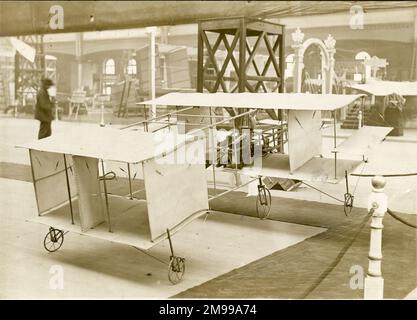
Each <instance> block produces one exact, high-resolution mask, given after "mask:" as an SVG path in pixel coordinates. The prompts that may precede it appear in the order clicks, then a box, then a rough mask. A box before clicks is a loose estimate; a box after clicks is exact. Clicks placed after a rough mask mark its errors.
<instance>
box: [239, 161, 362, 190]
mask: <svg viewBox="0 0 417 320" xmlns="http://www.w3.org/2000/svg"><path fill="white" fill-rule="evenodd" d="M360 164H361V161H356V160H337V171H336V179H335V174H334V159H326V158H320V157H315V158H312V159H310V160H309V161H307V162H306V163H305V164H304V165H302V166H301V167H300V168H298V169H297V170H295V171H294V172H293V173H290V161H289V157H288V155H285V154H271V155H268V156H267V157H266V158H263V159H262V166H261V167H246V168H243V169H242V170H241V172H242V173H243V174H245V175H248V176H257V175H261V176H264V177H274V178H286V179H297V180H303V181H311V182H329V183H338V182H339V181H340V180H341V179H343V178H344V176H345V171H347V172H348V173H350V172H352V171H353V170H354V169H355V168H356V167H357V166H359V165H360Z"/></svg>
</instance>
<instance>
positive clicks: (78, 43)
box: [75, 32, 83, 89]
mask: <svg viewBox="0 0 417 320" xmlns="http://www.w3.org/2000/svg"><path fill="white" fill-rule="evenodd" d="M82 56H83V33H81V32H80V33H77V34H76V35H75V59H76V61H77V89H81V87H82V85H83V64H82Z"/></svg>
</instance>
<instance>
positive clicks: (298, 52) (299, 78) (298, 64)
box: [291, 28, 304, 93]
mask: <svg viewBox="0 0 417 320" xmlns="http://www.w3.org/2000/svg"><path fill="white" fill-rule="evenodd" d="M291 37H292V41H293V44H292V45H291V48H293V50H294V69H293V80H294V88H293V91H294V93H300V92H301V84H302V82H303V69H304V61H303V60H304V50H303V48H304V46H303V40H304V33H302V32H301V30H300V28H297V30H296V31H295V32H293V33H292V34H291Z"/></svg>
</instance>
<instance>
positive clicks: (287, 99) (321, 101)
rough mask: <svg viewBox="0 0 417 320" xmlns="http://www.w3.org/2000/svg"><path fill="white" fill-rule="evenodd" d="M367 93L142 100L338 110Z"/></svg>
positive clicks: (204, 95)
mask: <svg viewBox="0 0 417 320" xmlns="http://www.w3.org/2000/svg"><path fill="white" fill-rule="evenodd" d="M361 96H363V95H339V94H307V93H272V92H266V93H265V92H263V93H260V92H255V93H252V92H242V93H224V92H216V93H199V92H194V93H181V92H172V93H168V94H166V95H164V96H161V97H158V98H156V99H153V100H148V101H144V102H139V104H155V105H163V106H184V107H227V108H250V109H288V110H328V111H332V110H336V109H339V108H342V107H344V106H347V105H349V104H351V103H352V102H353V101H355V100H356V99H358V98H359V97H361Z"/></svg>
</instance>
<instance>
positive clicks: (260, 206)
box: [256, 185, 272, 220]
mask: <svg viewBox="0 0 417 320" xmlns="http://www.w3.org/2000/svg"><path fill="white" fill-rule="evenodd" d="M271 202H272V198H271V192H270V191H269V189H267V188H266V187H265V186H264V185H261V186H258V196H257V197H256V212H257V213H258V217H259V218H260V219H262V220H264V219H266V218H268V215H269V211H270V210H271Z"/></svg>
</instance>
